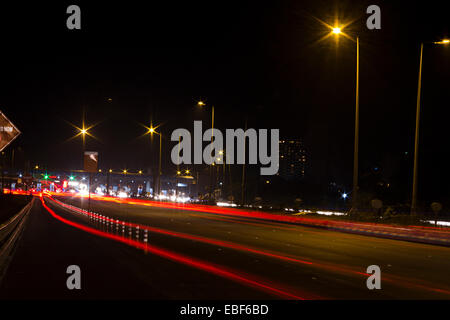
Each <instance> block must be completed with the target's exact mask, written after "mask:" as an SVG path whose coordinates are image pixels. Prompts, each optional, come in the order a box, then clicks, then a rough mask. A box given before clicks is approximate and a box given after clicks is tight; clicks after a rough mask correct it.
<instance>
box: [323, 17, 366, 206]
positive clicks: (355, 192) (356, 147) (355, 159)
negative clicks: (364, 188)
mask: <svg viewBox="0 0 450 320" xmlns="http://www.w3.org/2000/svg"><path fill="white" fill-rule="evenodd" d="M325 25H327V26H328V27H329V28H330V29H331V34H334V35H336V36H340V35H343V36H345V37H346V38H348V39H351V40H352V41H354V39H352V38H351V37H350V36H349V35H347V34H346V33H345V32H343V29H344V27H339V26H334V27H332V26H329V25H328V24H325ZM358 154H359V37H358V36H357V37H356V92H355V142H354V150H353V191H352V195H353V196H352V209H351V210H352V211H355V210H356V209H357V205H358V163H359V159H358Z"/></svg>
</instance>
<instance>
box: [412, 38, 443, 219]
mask: <svg viewBox="0 0 450 320" xmlns="http://www.w3.org/2000/svg"><path fill="white" fill-rule="evenodd" d="M449 43H450V40H449V39H442V40H441V41H436V42H433V44H437V45H439V44H440V45H447V44H449ZM422 57H423V42H422V43H421V44H420V58H419V80H418V85H417V100H416V132H415V136H414V169H413V188H412V197H411V214H414V213H416V210H417V166H418V162H419V122H420V95H421V93H422Z"/></svg>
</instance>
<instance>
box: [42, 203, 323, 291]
mask: <svg viewBox="0 0 450 320" xmlns="http://www.w3.org/2000/svg"><path fill="white" fill-rule="evenodd" d="M41 202H42V205H43V206H44V208H45V209H46V210H47V211H48V212H49V213H50V215H51V216H52V217H53V218H55V219H57V220H59V221H61V222H63V223H65V224H67V225H70V226H72V227H75V228H77V229H79V230H82V231H85V232H88V233H91V234H94V235H97V236H100V237H103V238H107V239H111V240H115V241H118V242H121V243H125V244H127V245H129V246H133V247H136V248H139V249H142V250H146V251H147V252H151V253H153V254H156V255H158V256H160V257H163V258H166V259H169V260H172V261H175V262H178V263H182V264H185V265H189V266H191V267H194V268H197V269H200V270H203V271H206V272H209V273H212V274H215V275H217V276H220V277H223V278H227V279H229V280H233V281H235V282H238V283H241V284H244V285H247V286H250V287H254V288H258V289H260V290H263V291H266V292H269V293H271V294H275V295H277V296H280V297H283V298H285V299H291V300H305V298H304V297H301V296H299V295H297V294H294V293H290V292H288V291H286V290H284V289H278V288H276V287H274V286H272V285H269V284H267V283H266V282H263V281H260V280H253V279H252V278H253V277H252V276H249V275H244V274H239V273H237V272H235V271H233V270H226V269H225V268H223V267H219V266H216V265H213V264H211V263H207V262H204V261H201V260H198V259H194V258H191V257H188V256H185V255H181V254H178V253H175V252H171V251H168V250H165V249H162V248H159V247H156V246H153V245H148V244H146V243H142V242H140V241H137V240H132V239H128V238H125V237H121V236H118V235H114V234H111V233H107V232H104V231H100V230H97V229H94V228H91V227H87V226H84V225H82V224H79V223H76V222H73V221H70V220H67V219H65V218H63V217H61V216H59V215H57V214H56V213H55V212H54V211H53V210H52V209H50V208H49V207H48V206H47V205H46V204H45V201H44V198H43V197H41ZM111 221H113V220H112V219H111ZM319 298H320V297H318V296H314V299H319Z"/></svg>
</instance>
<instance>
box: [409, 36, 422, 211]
mask: <svg viewBox="0 0 450 320" xmlns="http://www.w3.org/2000/svg"><path fill="white" fill-rule="evenodd" d="M422 56H423V43H421V44H420V60H419V80H418V85H417V101H416V133H415V137H414V172H413V189H412V199H411V214H414V213H416V211H417V165H418V160H419V123H420V95H421V90H422Z"/></svg>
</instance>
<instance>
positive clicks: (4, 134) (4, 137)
mask: <svg viewBox="0 0 450 320" xmlns="http://www.w3.org/2000/svg"><path fill="white" fill-rule="evenodd" d="M19 134H20V131H19V129H17V128H16V126H15V125H13V123H12V122H11V121H9V119H8V118H7V117H6V116H5V115H4V114H3V113H2V112H1V111H0V152H1V151H3V149H5V148H6V147H7V146H8V145H9V144H10V143H11V142H13V140H14V139H15V138H17V137H18V136H19Z"/></svg>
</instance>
